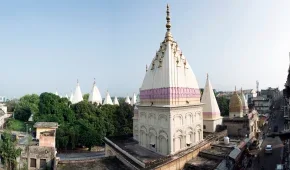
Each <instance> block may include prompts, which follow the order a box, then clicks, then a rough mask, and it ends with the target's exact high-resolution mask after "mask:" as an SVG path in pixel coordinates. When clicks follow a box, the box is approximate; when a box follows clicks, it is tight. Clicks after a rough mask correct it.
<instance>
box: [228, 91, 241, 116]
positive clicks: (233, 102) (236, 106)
mask: <svg viewBox="0 0 290 170" xmlns="http://www.w3.org/2000/svg"><path fill="white" fill-rule="evenodd" d="M229 112H230V117H236V116H239V117H242V116H243V115H242V113H243V105H242V100H241V98H240V96H239V95H238V94H237V92H236V90H235V91H234V93H233V95H232V97H231V99H230V105H229Z"/></svg>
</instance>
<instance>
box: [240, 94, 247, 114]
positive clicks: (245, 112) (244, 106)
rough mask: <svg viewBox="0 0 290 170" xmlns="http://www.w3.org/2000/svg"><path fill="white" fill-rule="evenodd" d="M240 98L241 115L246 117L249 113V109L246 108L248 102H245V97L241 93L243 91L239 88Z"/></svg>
mask: <svg viewBox="0 0 290 170" xmlns="http://www.w3.org/2000/svg"><path fill="white" fill-rule="evenodd" d="M240 98H241V101H242V107H243V114H244V115H246V114H247V113H248V112H249V107H248V101H247V100H246V97H245V95H244V93H243V89H242V88H241V92H240Z"/></svg>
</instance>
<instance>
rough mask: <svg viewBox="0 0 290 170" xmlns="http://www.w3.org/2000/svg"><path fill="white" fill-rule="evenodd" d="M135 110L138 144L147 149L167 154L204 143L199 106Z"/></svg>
mask: <svg viewBox="0 0 290 170" xmlns="http://www.w3.org/2000/svg"><path fill="white" fill-rule="evenodd" d="M138 108H139V119H138V123H137V124H138V129H139V131H138V132H139V135H138V141H139V144H140V145H141V146H143V147H146V148H147V149H150V150H152V151H154V152H157V153H160V154H162V155H169V154H174V153H177V152H179V151H181V150H184V149H186V148H188V147H191V146H194V145H195V144H197V143H199V142H200V141H202V140H203V114H202V113H203V112H202V107H201V106H188V107H171V108H169V107H142V106H139V107H138ZM152 144H155V148H154V147H152ZM187 144H189V145H187Z"/></svg>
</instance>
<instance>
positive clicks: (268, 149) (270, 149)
mask: <svg viewBox="0 0 290 170" xmlns="http://www.w3.org/2000/svg"><path fill="white" fill-rule="evenodd" d="M272 152H273V149H272V145H267V146H266V147H265V153H266V154H272Z"/></svg>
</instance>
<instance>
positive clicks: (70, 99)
mask: <svg viewBox="0 0 290 170" xmlns="http://www.w3.org/2000/svg"><path fill="white" fill-rule="evenodd" d="M73 98H74V93H73V91H71V93H70V98H69V101H70V102H72V100H73Z"/></svg>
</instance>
